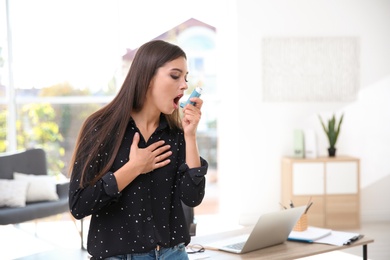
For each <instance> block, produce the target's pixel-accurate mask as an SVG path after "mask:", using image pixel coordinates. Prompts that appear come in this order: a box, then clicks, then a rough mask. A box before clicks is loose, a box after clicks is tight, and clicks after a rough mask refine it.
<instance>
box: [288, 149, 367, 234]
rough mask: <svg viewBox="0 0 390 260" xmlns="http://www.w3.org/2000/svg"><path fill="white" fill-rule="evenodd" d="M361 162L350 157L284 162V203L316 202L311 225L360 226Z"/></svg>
mask: <svg viewBox="0 0 390 260" xmlns="http://www.w3.org/2000/svg"><path fill="white" fill-rule="evenodd" d="M359 187H360V161H359V159H358V158H354V157H349V156H338V157H334V158H331V157H320V158H315V159H301V158H290V157H285V158H283V159H282V201H281V202H282V204H283V205H286V206H287V205H289V203H290V200H292V201H293V202H294V204H295V205H296V206H300V205H306V204H307V202H308V201H309V199H310V197H311V198H312V201H313V202H314V203H313V205H312V207H311V208H310V210H309V212H308V222H309V225H311V226H317V227H325V228H331V229H350V228H359V227H360V188H359Z"/></svg>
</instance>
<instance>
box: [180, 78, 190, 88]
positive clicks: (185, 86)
mask: <svg viewBox="0 0 390 260" xmlns="http://www.w3.org/2000/svg"><path fill="white" fill-rule="evenodd" d="M180 89H182V90H186V89H188V84H187V82H186V81H185V80H184V81H183V83H182V84H181V86H180Z"/></svg>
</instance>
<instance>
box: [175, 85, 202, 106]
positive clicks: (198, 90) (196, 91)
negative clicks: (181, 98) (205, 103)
mask: <svg viewBox="0 0 390 260" xmlns="http://www.w3.org/2000/svg"><path fill="white" fill-rule="evenodd" d="M200 94H202V88H200V87H197V88H195V89H194V91H192V93H191V95H190V97H189V98H188V99H187V101H186V102H181V103H180V107H181V108H183V107H185V106H186V105H187V104H188V103H190V104H191V105H193V106H195V102H192V101H190V99H191V98H193V97H200Z"/></svg>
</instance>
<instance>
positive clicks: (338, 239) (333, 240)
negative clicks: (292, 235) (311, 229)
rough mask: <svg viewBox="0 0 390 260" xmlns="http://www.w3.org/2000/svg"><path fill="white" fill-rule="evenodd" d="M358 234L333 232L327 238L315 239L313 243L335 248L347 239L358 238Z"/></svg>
mask: <svg viewBox="0 0 390 260" xmlns="http://www.w3.org/2000/svg"><path fill="white" fill-rule="evenodd" d="M358 235H359V234H358V233H351V232H342V231H333V230H332V233H331V234H330V235H329V236H326V237H323V238H320V239H317V240H316V241H314V243H322V244H330V245H335V246H342V245H344V243H345V242H347V241H348V240H349V239H351V238H353V237H355V236H358Z"/></svg>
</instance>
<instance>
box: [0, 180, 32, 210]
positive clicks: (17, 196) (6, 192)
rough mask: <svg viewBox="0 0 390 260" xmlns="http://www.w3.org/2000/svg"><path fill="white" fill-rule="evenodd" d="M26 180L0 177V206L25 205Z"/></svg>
mask: <svg viewBox="0 0 390 260" xmlns="http://www.w3.org/2000/svg"><path fill="white" fill-rule="evenodd" d="M27 187H28V182H27V181H24V180H2V179H0V207H24V206H26V194H27Z"/></svg>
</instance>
